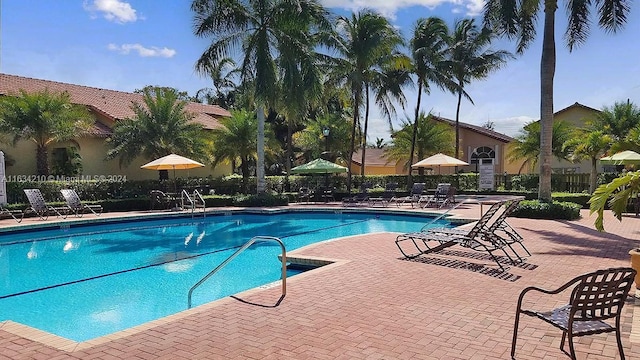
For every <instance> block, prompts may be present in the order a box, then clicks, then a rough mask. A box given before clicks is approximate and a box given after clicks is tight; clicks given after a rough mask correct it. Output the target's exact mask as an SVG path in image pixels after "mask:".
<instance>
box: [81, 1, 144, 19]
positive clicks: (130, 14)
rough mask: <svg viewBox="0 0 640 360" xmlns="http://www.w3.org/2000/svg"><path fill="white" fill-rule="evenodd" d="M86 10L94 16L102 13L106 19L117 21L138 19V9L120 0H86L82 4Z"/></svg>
mask: <svg viewBox="0 0 640 360" xmlns="http://www.w3.org/2000/svg"><path fill="white" fill-rule="evenodd" d="M82 6H83V7H84V9H85V10H86V11H89V12H90V13H91V14H92V16H94V17H95V16H96V15H95V14H96V13H102V16H104V18H105V19H107V20H109V21H114V22H117V23H121V24H122V23H126V22H134V21H136V20H138V15H137V14H136V10H135V9H134V8H132V7H131V4H129V3H127V2H124V1H120V0H93V2H92V1H89V0H85V1H84V3H83V4H82Z"/></svg>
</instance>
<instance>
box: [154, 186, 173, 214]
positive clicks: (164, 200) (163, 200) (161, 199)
mask: <svg viewBox="0 0 640 360" xmlns="http://www.w3.org/2000/svg"><path fill="white" fill-rule="evenodd" d="M149 198H150V200H151V207H150V208H151V210H154V209H155V206H156V205H159V208H160V209H162V210H165V209H168V208H170V207H171V205H172V204H171V202H172V201H173V199H172V198H171V196H169V195H167V194H165V193H164V192H162V191H160V190H151V192H150V193H149Z"/></svg>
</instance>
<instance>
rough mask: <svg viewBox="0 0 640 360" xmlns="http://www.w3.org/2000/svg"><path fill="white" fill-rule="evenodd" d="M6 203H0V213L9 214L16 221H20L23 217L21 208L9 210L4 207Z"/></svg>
mask: <svg viewBox="0 0 640 360" xmlns="http://www.w3.org/2000/svg"><path fill="white" fill-rule="evenodd" d="M6 205H7V204H0V215H9V216H11V217H12V218H13V220H15V221H17V222H18V223H20V222H22V219H24V212H23V211H22V210H9V209H7V208H6ZM18 215H19V218H18Z"/></svg>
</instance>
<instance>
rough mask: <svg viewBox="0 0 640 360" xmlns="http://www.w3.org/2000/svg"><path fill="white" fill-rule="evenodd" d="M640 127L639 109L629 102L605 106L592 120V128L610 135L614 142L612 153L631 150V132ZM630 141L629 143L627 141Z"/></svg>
mask: <svg viewBox="0 0 640 360" xmlns="http://www.w3.org/2000/svg"><path fill="white" fill-rule="evenodd" d="M639 126H640V108H638V107H637V106H636V105H635V104H634V103H632V102H630V101H628V100H627V101H625V102H616V103H615V104H614V105H613V106H612V107H608V106H605V107H604V108H603V109H602V111H600V113H599V114H598V116H596V118H595V119H594V120H593V128H595V129H601V130H602V131H603V132H604V133H605V134H609V135H611V137H612V138H613V141H614V145H613V146H612V149H611V150H612V151H614V152H618V151H622V150H631V149H633V147H634V146H633V137H634V135H633V134H632V131H633V129H634V128H638V127H639ZM629 140H630V141H629Z"/></svg>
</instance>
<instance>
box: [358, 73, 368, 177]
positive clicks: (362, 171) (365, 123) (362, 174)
mask: <svg viewBox="0 0 640 360" xmlns="http://www.w3.org/2000/svg"><path fill="white" fill-rule="evenodd" d="M365 91H366V95H365V96H366V98H367V100H366V102H367V103H366V104H365V111H364V133H363V134H362V162H361V164H362V166H361V167H360V176H362V182H364V165H365V164H364V161H365V153H366V151H367V128H368V127H369V84H367V85H365Z"/></svg>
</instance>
